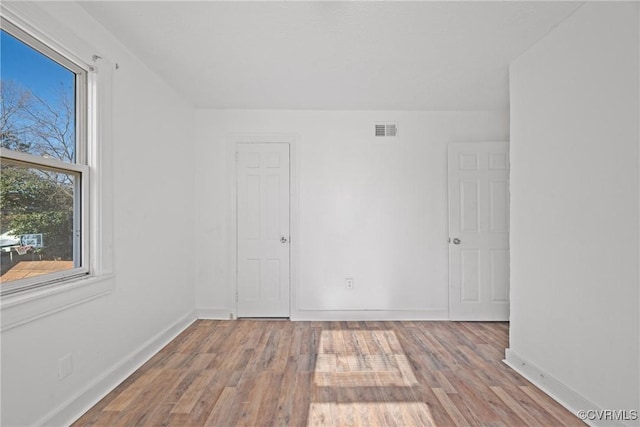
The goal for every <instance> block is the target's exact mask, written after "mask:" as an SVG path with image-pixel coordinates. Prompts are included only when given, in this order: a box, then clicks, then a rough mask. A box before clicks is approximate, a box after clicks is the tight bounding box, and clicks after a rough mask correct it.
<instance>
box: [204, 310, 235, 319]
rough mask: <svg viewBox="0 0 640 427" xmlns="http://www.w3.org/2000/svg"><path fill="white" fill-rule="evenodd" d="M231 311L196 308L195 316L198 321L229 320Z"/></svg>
mask: <svg viewBox="0 0 640 427" xmlns="http://www.w3.org/2000/svg"><path fill="white" fill-rule="evenodd" d="M231 313H232V311H231V310H229V309H228V308H198V309H196V315H197V316H198V319H210V320H229V319H230V315H231Z"/></svg>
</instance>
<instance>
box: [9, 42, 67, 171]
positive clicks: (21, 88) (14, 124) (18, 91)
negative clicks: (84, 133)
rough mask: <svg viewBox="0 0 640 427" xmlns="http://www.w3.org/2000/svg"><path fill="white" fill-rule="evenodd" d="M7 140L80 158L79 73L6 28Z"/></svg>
mask: <svg viewBox="0 0 640 427" xmlns="http://www.w3.org/2000/svg"><path fill="white" fill-rule="evenodd" d="M0 49H1V51H2V60H1V62H0V88H1V92H2V93H1V119H0V126H1V129H0V131H1V134H0V137H1V138H0V139H1V141H0V142H1V145H2V147H3V148H8V149H10V150H14V151H21V152H25V153H30V154H34V155H38V156H44V157H51V158H55V159H58V160H62V161H65V162H70V163H74V162H75V161H76V123H75V122H76V74H75V73H74V72H73V71H71V70H69V69H68V68H65V67H64V66H62V65H60V64H59V63H57V62H56V61H54V60H52V59H50V58H49V57H47V56H45V55H43V54H42V53H40V52H38V51H37V50H35V49H33V48H32V47H30V46H28V45H27V44H25V43H23V42H22V41H20V40H18V39H17V38H15V37H13V36H12V35H11V34H9V33H7V32H6V31H4V30H0Z"/></svg>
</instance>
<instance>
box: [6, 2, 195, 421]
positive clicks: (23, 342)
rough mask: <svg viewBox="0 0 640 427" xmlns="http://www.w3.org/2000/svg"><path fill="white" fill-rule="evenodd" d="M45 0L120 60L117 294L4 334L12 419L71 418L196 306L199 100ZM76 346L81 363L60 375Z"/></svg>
mask: <svg viewBox="0 0 640 427" xmlns="http://www.w3.org/2000/svg"><path fill="white" fill-rule="evenodd" d="M23 7H30V8H33V7H35V6H33V5H24V6H23ZM41 7H43V8H44V9H45V10H46V11H48V13H50V14H51V15H52V16H53V18H49V19H44V20H42V19H41V20H39V22H38V23H37V24H39V25H41V26H42V27H43V28H45V29H46V28H57V29H58V30H56V34H62V33H63V31H61V29H64V28H67V29H68V30H71V31H73V32H74V33H76V35H77V36H78V37H79V38H80V39H82V40H83V41H84V42H85V43H87V44H90V45H92V46H94V47H95V48H96V52H99V53H100V54H101V55H103V56H105V57H106V58H108V59H110V60H112V61H113V62H118V63H119V65H120V69H119V70H117V71H114V74H113V140H112V142H111V144H112V146H111V147H110V148H109V150H112V155H113V164H114V170H113V171H112V179H113V194H114V197H113V204H112V207H111V208H112V209H113V221H114V224H113V228H114V236H113V237H114V258H115V262H114V273H115V274H114V276H113V278H112V279H110V280H111V282H112V283H110V285H112V287H113V292H111V293H110V294H109V295H107V296H103V297H100V298H97V299H94V300H91V301H89V302H85V303H82V304H79V305H76V306H74V307H71V308H68V309H66V310H63V311H62V312H58V313H55V314H51V315H48V316H46V317H44V318H41V319H38V320H35V321H32V322H30V323H27V324H25V325H22V326H17V327H15V328H11V329H8V330H5V331H4V332H3V333H2V336H1V339H2V422H1V424H2V425H5V426H26V425H35V424H47V425H60V424H64V423H67V422H69V421H72V419H71V418H69V417H73V416H74V415H79V414H81V413H82V409H83V406H84V405H87V404H91V403H94V401H93V399H96V398H98V397H100V393H103V392H106V391H109V390H108V389H109V388H110V387H112V386H115V384H117V382H119V381H121V380H122V379H123V378H122V376H123V375H126V373H127V372H128V370H129V369H131V368H132V367H135V365H136V363H139V362H140V361H141V358H140V357H141V356H140V353H138V351H139V350H150V351H154V350H157V348H155V347H157V345H158V344H161V343H162V342H163V340H164V339H166V338H167V337H169V336H170V335H171V333H172V332H175V330H178V329H180V327H182V326H184V325H185V324H187V323H188V322H189V321H190V319H191V316H193V308H194V285H193V284H194V273H193V271H194V259H193V256H191V255H190V254H189V253H188V252H185V250H184V248H188V247H190V246H191V244H192V237H193V224H192V221H191V220H190V218H193V200H194V198H193V195H194V190H193V172H192V170H193V169H192V165H193V109H192V108H190V107H189V106H188V105H186V104H185V102H183V100H182V99H180V98H179V97H177V96H176V95H175V94H174V93H173V92H172V90H171V89H169V88H168V86H167V85H166V84H164V83H163V82H162V81H161V80H160V79H159V78H158V77H157V76H156V75H155V74H153V73H152V72H150V71H149V69H147V68H146V67H145V66H144V65H143V64H142V63H140V62H139V61H138V60H137V59H136V58H135V57H133V56H132V55H131V54H130V53H129V52H128V51H127V50H126V49H125V48H124V47H122V46H121V45H120V44H118V43H117V42H116V41H115V40H114V38H112V36H110V35H108V34H107V33H106V32H105V31H104V30H103V29H101V27H100V25H99V24H98V23H96V22H94V21H93V20H92V19H91V18H90V17H89V16H88V15H86V14H85V13H84V11H83V10H82V9H80V8H79V7H78V6H77V5H75V4H72V3H67V2H62V3H54V4H47V3H45V4H43V5H41ZM38 10H39V9H38ZM63 23H73V25H69V26H66V25H65V24H63ZM172 327H173V328H174V329H171V328H172ZM163 333H164V335H163ZM154 338H158V340H157V341H154ZM147 344H148V345H149V347H148V348H145V345H147ZM143 353H144V351H143ZM67 354H71V355H72V359H73V371H74V372H73V374H72V375H71V376H69V377H67V378H65V379H63V380H58V360H59V358H60V357H62V356H64V355H67ZM100 380H104V381H102V382H100ZM91 386H95V387H94V388H91ZM84 409H86V408H84Z"/></svg>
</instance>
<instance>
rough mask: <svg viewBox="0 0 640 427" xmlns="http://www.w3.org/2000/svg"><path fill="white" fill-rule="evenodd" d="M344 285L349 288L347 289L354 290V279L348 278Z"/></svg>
mask: <svg viewBox="0 0 640 427" xmlns="http://www.w3.org/2000/svg"><path fill="white" fill-rule="evenodd" d="M344 284H345V286H346V287H347V289H353V278H352V277H347V278H346V279H344Z"/></svg>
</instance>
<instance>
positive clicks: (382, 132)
mask: <svg viewBox="0 0 640 427" xmlns="http://www.w3.org/2000/svg"><path fill="white" fill-rule="evenodd" d="M376 136H382V137H396V136H398V124H397V123H376Z"/></svg>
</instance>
